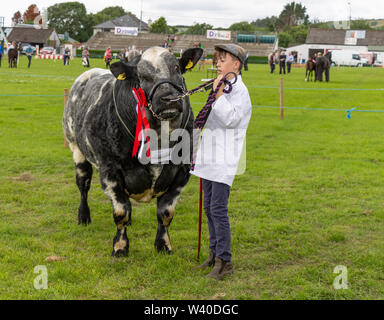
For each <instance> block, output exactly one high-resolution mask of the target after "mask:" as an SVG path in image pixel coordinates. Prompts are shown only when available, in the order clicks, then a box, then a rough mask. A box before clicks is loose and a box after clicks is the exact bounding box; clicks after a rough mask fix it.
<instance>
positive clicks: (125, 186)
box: [63, 47, 202, 257]
mask: <svg viewBox="0 0 384 320" xmlns="http://www.w3.org/2000/svg"><path fill="white" fill-rule="evenodd" d="M201 55H202V50H201V49H199V48H193V49H188V50H186V51H185V52H184V54H183V55H182V56H181V58H179V59H177V58H176V57H175V56H174V55H173V54H171V53H170V52H169V51H168V50H165V49H163V48H160V47H152V48H149V49H148V50H146V51H145V52H144V53H143V54H142V55H140V56H138V57H136V58H134V59H133V60H132V61H130V62H129V63H123V62H116V63H114V64H112V65H111V68H110V70H104V69H92V70H89V71H87V72H84V73H83V74H81V75H80V76H79V77H78V78H77V79H76V80H75V82H74V83H73V85H72V88H71V91H70V94H69V97H68V102H67V104H66V107H65V110H64V115H63V129H64V136H65V139H66V140H67V142H68V144H69V147H70V149H71V151H72V153H73V160H74V163H75V170H76V184H77V187H78V189H79V191H80V198H81V200H80V206H79V208H78V223H79V224H89V223H91V215H90V210H89V206H88V200H87V197H88V191H89V189H90V185H91V179H92V171H93V169H92V168H93V167H95V168H97V169H98V170H99V172H100V181H101V187H102V188H103V190H104V193H105V195H106V196H107V197H108V198H109V200H110V201H111V204H112V208H113V219H114V222H115V225H116V228H117V232H116V235H115V237H114V239H113V250H112V256H116V257H119V256H126V255H127V254H128V252H129V239H128V236H127V225H130V224H131V212H132V206H131V199H134V200H136V201H138V202H149V201H151V200H152V199H153V198H156V199H157V222H158V226H157V234H156V238H155V242H154V245H155V248H156V249H157V250H158V251H159V252H162V251H163V252H167V253H171V252H172V247H171V242H170V237H169V233H168V229H169V226H170V224H171V221H172V219H173V217H174V214H175V205H176V202H177V199H178V198H179V196H180V194H181V192H182V189H183V188H184V187H185V185H186V184H187V182H188V180H189V178H190V173H189V170H190V163H189V162H188V161H181V162H180V163H173V162H172V161H171V162H169V163H162V162H160V163H153V162H148V161H147V162H145V161H141V160H140V159H139V157H136V156H135V157H133V156H132V151H133V148H134V144H135V138H136V137H135V131H136V123H137V117H138V111H137V110H136V108H137V105H138V103H137V97H136V98H135V96H134V95H133V92H132V90H133V89H139V88H141V89H142V90H143V92H144V94H145V96H146V99H147V100H148V102H149V105H150V109H149V108H145V115H146V117H147V120H148V123H149V126H150V128H151V130H153V131H154V132H155V133H157V136H158V141H157V142H158V145H161V143H162V142H164V141H162V140H164V138H162V128H163V127H164V126H163V124H164V123H165V124H167V126H165V127H166V128H169V133H170V134H171V133H172V132H174V131H175V130H177V129H185V130H184V131H185V132H188V133H189V136H190V137H192V130H193V113H192V109H191V106H190V103H189V99H188V98H184V99H175V97H179V96H180V93H181V92H183V91H186V85H185V81H184V77H183V76H182V74H183V73H184V72H185V71H186V70H187V69H190V68H192V67H193V66H195V65H196V63H197V62H198V61H199V59H200V57H201ZM178 141H180V139H179V140H178ZM184 141H185V139H184ZM186 141H187V142H188V146H191V145H192V143H191V141H188V139H187V140H186ZM144 142H145V141H142V142H141V144H143V145H144ZM151 142H152V141H151ZM168 143H170V147H172V143H173V146H174V145H176V143H177V142H169V141H168ZM170 149H172V148H170ZM151 152H153V151H152V150H151ZM191 152H192V150H191V148H188V153H189V154H188V156H190V155H191Z"/></svg>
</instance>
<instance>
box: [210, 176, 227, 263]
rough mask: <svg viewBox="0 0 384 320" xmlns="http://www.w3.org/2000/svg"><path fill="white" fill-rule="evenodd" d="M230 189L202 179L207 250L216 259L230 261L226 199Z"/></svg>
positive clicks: (221, 184) (224, 185)
mask: <svg viewBox="0 0 384 320" xmlns="http://www.w3.org/2000/svg"><path fill="white" fill-rule="evenodd" d="M230 189H231V187H230V186H229V185H226V184H224V183H220V182H214V181H209V180H205V179H203V190H204V211H205V214H206V216H207V219H208V230H209V248H210V250H211V251H212V252H213V253H214V254H215V256H216V257H218V258H220V259H221V260H223V261H231V256H232V254H231V229H230V225H229V218H228V198H229V192H230Z"/></svg>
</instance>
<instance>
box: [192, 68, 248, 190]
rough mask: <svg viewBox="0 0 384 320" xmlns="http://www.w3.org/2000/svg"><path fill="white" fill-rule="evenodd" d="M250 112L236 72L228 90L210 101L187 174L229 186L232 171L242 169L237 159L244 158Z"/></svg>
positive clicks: (239, 171)
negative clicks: (192, 161) (192, 168)
mask: <svg viewBox="0 0 384 320" xmlns="http://www.w3.org/2000/svg"><path fill="white" fill-rule="evenodd" d="M233 81H234V80H232V82H233ZM251 115H252V103H251V99H250V97H249V93H248V89H247V87H246V86H245V84H244V83H243V81H242V79H241V76H240V75H239V76H237V82H236V83H235V84H234V85H233V89H232V91H231V92H230V93H228V94H226V93H223V95H222V96H220V97H219V98H218V99H217V100H216V101H215V102H214V104H213V105H212V111H211V113H210V114H209V117H208V119H207V122H206V124H205V127H204V130H203V133H202V138H201V142H200V146H199V149H198V151H197V155H196V161H195V169H194V171H191V174H193V175H195V176H197V177H200V178H203V179H206V180H210V181H215V182H220V183H225V184H227V185H229V186H232V183H233V180H234V179H235V175H236V174H240V173H242V172H243V171H244V170H245V164H244V163H240V164H243V165H240V166H239V162H240V158H242V159H241V160H244V161H245V157H243V155H245V143H244V142H245V136H246V131H247V128H248V124H249V121H250V119H251ZM242 153H243V154H242ZM241 156H242V157H241Z"/></svg>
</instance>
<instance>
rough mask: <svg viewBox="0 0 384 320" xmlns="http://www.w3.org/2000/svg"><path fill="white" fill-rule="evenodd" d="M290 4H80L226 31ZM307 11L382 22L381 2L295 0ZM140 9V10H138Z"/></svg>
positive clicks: (7, 4) (276, 0) (40, 0)
mask: <svg viewBox="0 0 384 320" xmlns="http://www.w3.org/2000/svg"><path fill="white" fill-rule="evenodd" d="M68 1H75V0H14V1H1V6H0V17H5V25H6V26H10V25H11V18H12V16H13V14H14V13H15V12H17V11H20V12H21V14H23V13H24V11H26V10H27V8H28V6H29V5H30V4H36V5H37V6H38V8H39V9H40V10H42V9H43V8H47V7H49V6H51V5H54V4H56V3H60V2H68ZM292 1H293V0H269V1H266V0H210V1H207V0H193V1H191V0H189V1H185V0H168V1H167V0H165V1H164V0H108V1H105V0H83V1H81V0H80V1H78V2H81V3H83V4H84V5H85V7H86V8H87V12H88V13H96V12H98V11H101V10H102V9H104V8H105V7H108V6H121V7H123V8H124V9H125V10H126V11H130V12H132V13H134V14H136V16H137V17H139V18H140V13H141V11H142V18H143V21H145V22H147V21H148V19H151V20H152V21H155V20H156V19H158V18H159V17H161V16H164V17H165V18H166V20H167V22H168V24H169V25H193V24H194V23H195V22H198V23H203V22H205V23H209V24H211V25H213V26H214V27H223V28H226V27H229V26H230V25H231V24H232V23H235V22H239V21H248V22H251V21H253V20H256V19H258V18H265V17H267V16H272V15H275V16H278V15H279V14H280V12H281V11H282V9H283V7H284V5H285V4H287V3H289V2H292ZM296 2H297V3H301V4H302V5H304V6H305V7H306V8H307V14H309V17H310V19H311V20H313V19H315V18H316V19H319V20H321V21H330V20H347V19H349V15H350V14H351V16H352V19H358V18H365V19H382V18H383V19H384V1H383V0H364V1H362V0H315V1H313V0H301V1H300V0H297V1H296ZM141 8H142V10H141Z"/></svg>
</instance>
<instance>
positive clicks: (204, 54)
mask: <svg viewBox="0 0 384 320" xmlns="http://www.w3.org/2000/svg"><path fill="white" fill-rule="evenodd" d="M206 58H207V52H206V51H205V50H204V51H203V54H202V55H201V58H200V61H199V71H200V68H201V67H203V71H204V70H205V59H206Z"/></svg>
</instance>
